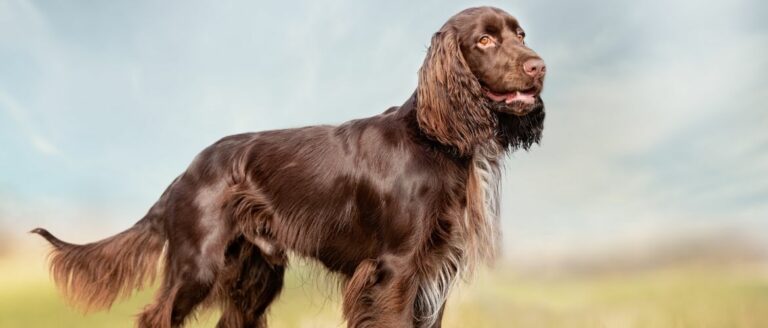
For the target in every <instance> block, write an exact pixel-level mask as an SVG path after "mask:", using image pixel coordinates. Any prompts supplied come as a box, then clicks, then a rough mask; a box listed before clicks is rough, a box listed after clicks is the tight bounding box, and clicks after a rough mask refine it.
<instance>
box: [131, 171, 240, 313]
mask: <svg viewBox="0 0 768 328" xmlns="http://www.w3.org/2000/svg"><path fill="white" fill-rule="evenodd" d="M179 188H182V189H180V192H177V193H173V194H172V195H171V197H170V199H169V206H168V207H169V208H168V215H169V217H168V220H167V226H166V229H167V231H171V232H170V233H168V249H167V256H166V266H165V279H164V281H163V286H162V288H161V290H160V291H159V293H158V295H157V298H156V301H155V303H154V304H153V305H152V306H150V307H148V308H147V309H146V310H145V311H144V312H143V313H142V314H141V315H140V318H139V326H140V327H178V326H181V325H182V324H183V323H184V321H185V319H186V318H187V317H188V316H189V315H190V314H191V313H192V312H193V311H194V310H195V308H196V307H197V306H198V305H199V304H200V303H201V302H203V301H204V300H205V299H206V298H207V297H208V295H209V294H210V292H211V290H212V288H213V286H214V284H215V283H216V280H217V277H218V275H219V273H220V272H221V270H222V269H223V267H224V254H225V252H226V248H227V245H228V244H229V243H230V241H231V240H232V239H233V235H234V234H233V228H232V224H231V222H230V221H229V220H227V218H226V216H225V215H223V210H222V209H223V207H224V206H223V202H224V197H225V188H226V185H225V183H223V182H222V183H218V184H215V185H211V186H203V187H199V186H198V185H196V184H192V183H190V182H185V181H183V180H182V181H179Z"/></svg>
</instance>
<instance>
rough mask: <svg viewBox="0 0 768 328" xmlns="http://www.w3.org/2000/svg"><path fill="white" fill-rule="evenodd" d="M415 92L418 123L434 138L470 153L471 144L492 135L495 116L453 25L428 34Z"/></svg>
mask: <svg viewBox="0 0 768 328" xmlns="http://www.w3.org/2000/svg"><path fill="white" fill-rule="evenodd" d="M416 92H417V102H418V103H417V105H418V106H417V118H418V122H419V127H420V128H421V129H422V130H423V131H424V132H425V133H426V134H427V135H429V136H430V137H431V138H433V139H435V140H436V141H438V142H440V143H442V144H445V145H448V146H453V147H455V148H456V150H457V151H458V152H459V153H460V154H461V155H471V154H472V152H473V151H474V148H475V146H477V145H479V144H483V143H487V142H488V141H489V140H491V139H492V138H494V135H495V132H496V126H497V122H496V116H495V115H494V113H492V112H491V111H490V110H489V109H488V106H486V105H485V102H486V100H485V97H484V96H483V92H482V88H481V86H480V82H479V81H478V80H477V78H475V76H474V74H472V71H471V70H470V69H469V66H468V65H467V63H466V61H465V60H464V56H463V55H462V53H461V49H460V46H459V40H458V37H457V33H456V31H455V30H454V28H453V27H451V26H445V27H443V28H442V29H441V30H440V31H439V32H437V33H435V35H434V36H433V37H432V44H431V45H430V46H429V50H428V51H427V57H426V58H425V59H424V64H423V65H422V66H421V69H419V86H418V88H417V91H416Z"/></svg>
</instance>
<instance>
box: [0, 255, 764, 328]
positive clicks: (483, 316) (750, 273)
mask: <svg viewBox="0 0 768 328" xmlns="http://www.w3.org/2000/svg"><path fill="white" fill-rule="evenodd" d="M315 276H317V275H316V274H314V273H312V271H308V270H307V269H306V268H305V267H301V266H300V267H299V268H298V269H294V270H291V271H289V275H288V277H287V287H286V289H285V290H284V292H283V294H282V296H281V298H280V300H279V301H278V302H277V303H276V304H275V306H274V307H273V308H272V311H271V313H270V317H269V323H270V327H343V326H344V325H343V322H342V321H341V319H340V315H339V313H340V310H339V304H338V296H337V294H336V293H334V292H332V290H333V288H331V287H329V285H328V284H323V283H322V282H323V279H322V275H320V276H321V277H315ZM151 298H152V291H143V292H140V293H138V294H137V295H135V296H134V297H132V298H130V299H129V300H127V301H124V302H121V303H119V304H117V305H116V306H115V307H114V308H113V309H112V310H110V311H109V312H100V313H92V314H89V315H87V316H83V315H82V314H79V313H78V312H76V311H75V310H73V309H72V308H70V307H68V306H67V305H66V304H65V302H64V301H63V299H62V298H61V297H59V295H58V294H57V291H56V290H55V288H54V286H53V284H52V283H51V282H50V281H49V278H48V275H47V272H46V271H45V268H44V263H43V261H42V256H36V257H33V256H30V257H29V258H28V259H11V258H0V327H110V328H114V327H132V326H133V322H132V320H133V316H134V314H135V313H137V312H138V311H139V310H140V309H141V308H142V307H143V305H145V304H147V303H148V302H149V301H150V300H151ZM216 319H217V315H216V313H210V314H207V315H206V314H202V315H200V316H198V320H197V321H196V322H193V323H192V324H191V325H190V326H192V327H213V326H214V325H215V323H216ZM444 323H445V326H446V327H537V328H538V327H569V328H570V327H576V328H578V327H713V328H714V327H724V328H725V327H728V328H733V327H768V274H766V271H764V270H763V269H760V268H759V267H747V268H738V269H736V268H732V267H717V266H715V265H697V266H693V265H688V266H685V265H679V266H674V267H667V268H663V269H656V270H651V271H644V272H630V273H623V274H597V275H585V276H571V277H566V278H541V277H530V276H522V275H519V274H515V273H514V271H513V270H510V269H505V268H498V269H495V270H494V271H492V272H491V273H483V274H481V275H479V276H478V277H477V279H476V281H475V282H474V283H472V284H471V285H470V286H468V287H463V288H461V289H460V290H458V291H456V292H455V293H454V294H453V295H452V297H451V301H450V303H449V305H448V310H447V313H446V317H445V320H444Z"/></svg>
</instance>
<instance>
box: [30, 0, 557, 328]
mask: <svg viewBox="0 0 768 328" xmlns="http://www.w3.org/2000/svg"><path fill="white" fill-rule="evenodd" d="M544 74H545V66H544V62H543V61H542V60H541V58H539V56H538V55H536V53H535V52H533V51H532V50H531V49H529V48H528V47H527V46H526V44H525V32H523V29H522V28H521V27H520V24H519V23H518V21H517V20H516V19H515V18H514V17H512V16H510V15H509V14H507V13H506V12H504V11H502V10H500V9H497V8H491V7H480V8H470V9H467V10H464V11H462V12H460V13H458V14H457V15H455V16H453V17H451V18H450V19H449V20H448V22H447V23H445V25H443V27H442V28H440V30H439V31H438V32H437V33H435V34H434V36H433V37H432V41H431V45H430V47H429V50H428V51H427V55H426V59H425V60H424V63H423V65H422V67H421V69H420V70H419V73H418V75H419V79H418V86H417V88H416V91H415V92H414V93H413V95H412V96H411V97H410V98H409V99H408V100H406V101H405V103H403V104H402V105H401V106H399V107H392V108H390V109H389V110H387V111H385V112H384V113H382V114H379V115H376V116H373V117H369V118H364V119H359V120H353V121H349V122H346V123H344V124H341V125H339V126H309V127H303V128H295V129H286V130H274V131H265V132H257V133H245V134H239V135H233V136H228V137H225V138H223V139H221V140H220V141H218V142H216V143H215V144H213V145H212V146H210V147H208V148H206V149H205V150H203V151H202V152H201V153H200V154H199V155H198V156H197V157H196V158H195V159H194V161H193V162H192V163H191V165H190V166H189V168H187V170H186V171H184V173H182V174H181V175H180V176H179V177H177V178H176V180H174V181H173V182H172V183H171V184H170V186H169V187H168V188H167V189H166V190H165V192H164V193H163V194H162V196H161V197H160V199H159V200H158V201H157V202H156V203H155V204H154V205H153V206H152V207H151V209H150V210H149V211H148V213H147V214H146V216H144V218H142V219H141V220H140V221H138V223H136V224H135V225H134V226H133V227H131V228H130V229H128V230H126V231H123V232H121V233H119V234H117V235H115V236H112V237H109V238H106V239H104V240H101V241H97V242H94V243H90V244H83V245H76V244H70V243H67V242H64V241H61V240H59V239H57V238H56V237H54V236H53V235H52V234H50V233H49V232H48V231H46V230H45V229H41V228H38V229H35V230H33V232H34V233H37V234H39V235H41V236H43V237H44V238H45V239H47V240H48V242H50V243H51V244H52V245H53V251H52V256H51V271H52V276H53V278H54V280H55V282H56V283H57V285H58V286H59V287H60V289H62V291H63V293H64V294H65V295H66V296H68V297H69V298H70V299H71V300H72V301H74V303H75V304H78V305H80V306H81V307H82V308H83V309H85V310H94V309H103V308H109V307H110V306H111V305H112V304H113V303H114V302H115V300H116V299H118V298H119V297H120V296H126V295H129V294H130V293H131V292H132V291H133V290H135V289H139V288H142V287H144V286H146V283H147V281H150V280H151V279H152V278H153V277H154V273H155V272H156V270H157V269H156V266H157V264H158V262H159V260H160V259H161V258H162V261H163V266H162V267H163V279H162V286H161V287H160V289H159V291H158V292H157V296H156V299H155V302H154V303H153V304H152V305H149V306H147V307H146V308H145V309H144V311H143V312H142V313H141V315H140V316H139V317H138V318H137V324H138V325H139V326H141V327H177V326H181V325H183V324H184V321H185V319H186V318H187V317H188V316H189V315H190V313H191V312H193V311H194V310H195V309H196V308H199V307H202V306H200V305H201V304H203V305H205V306H210V305H217V306H219V307H220V308H221V310H222V316H221V319H220V321H219V324H218V326H219V327H264V326H266V319H265V312H266V311H267V309H268V307H269V305H270V303H272V302H273V301H274V299H275V298H276V297H277V296H278V294H280V290H281V288H282V286H283V275H284V272H285V269H286V267H287V265H288V256H287V254H294V255H295V256H299V257H305V258H310V259H314V260H316V261H317V262H318V263H320V264H321V265H322V266H324V267H325V268H327V269H328V270H329V271H330V272H333V273H334V274H336V275H338V276H339V277H340V279H341V281H342V288H343V294H342V295H343V315H344V318H345V319H346V322H347V325H348V326H349V327H439V326H440V322H441V319H442V315H443V310H444V306H445V302H446V298H447V296H448V294H449V291H450V289H451V287H452V286H454V285H455V284H456V282H457V281H458V280H461V278H462V277H467V276H468V275H469V274H470V273H471V272H472V271H473V269H475V268H476V267H477V266H478V264H482V263H484V262H488V261H491V260H493V258H494V255H495V253H496V250H497V248H498V244H499V179H500V170H501V168H500V165H501V161H502V160H503V158H504V155H505V154H506V153H509V152H511V151H514V150H516V149H521V148H522V149H526V150H527V149H529V148H530V147H531V146H532V145H533V144H535V143H538V141H539V140H540V138H541V132H542V128H543V121H544V106H543V103H542V101H541V98H540V96H539V95H540V93H541V90H542V84H543V80H544ZM164 250H165V251H164Z"/></svg>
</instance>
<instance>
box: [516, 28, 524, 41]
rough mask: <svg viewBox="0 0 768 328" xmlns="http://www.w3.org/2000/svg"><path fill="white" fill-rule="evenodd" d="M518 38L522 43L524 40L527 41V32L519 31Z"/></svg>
mask: <svg viewBox="0 0 768 328" xmlns="http://www.w3.org/2000/svg"><path fill="white" fill-rule="evenodd" d="M517 38H518V39H520V41H523V39H525V31H523V30H517Z"/></svg>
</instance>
